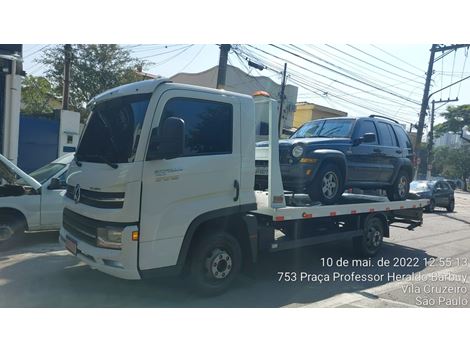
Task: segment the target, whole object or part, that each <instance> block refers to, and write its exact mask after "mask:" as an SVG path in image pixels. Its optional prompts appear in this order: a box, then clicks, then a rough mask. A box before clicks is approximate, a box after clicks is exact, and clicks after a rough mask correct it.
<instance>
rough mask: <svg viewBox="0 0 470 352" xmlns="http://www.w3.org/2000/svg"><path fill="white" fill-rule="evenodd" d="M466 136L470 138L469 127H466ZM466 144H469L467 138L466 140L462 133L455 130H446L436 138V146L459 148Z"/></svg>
mask: <svg viewBox="0 0 470 352" xmlns="http://www.w3.org/2000/svg"><path fill="white" fill-rule="evenodd" d="M464 136H465V138H466V139H470V133H469V131H468V129H466V128H465V129H464ZM464 144H468V142H467V141H466V140H464V139H463V138H462V137H461V136H460V134H458V133H454V132H446V133H444V134H443V135H442V136H440V137H439V138H436V139H435V140H434V146H435V147H443V146H447V147H451V148H459V147H461V146H462V145H464Z"/></svg>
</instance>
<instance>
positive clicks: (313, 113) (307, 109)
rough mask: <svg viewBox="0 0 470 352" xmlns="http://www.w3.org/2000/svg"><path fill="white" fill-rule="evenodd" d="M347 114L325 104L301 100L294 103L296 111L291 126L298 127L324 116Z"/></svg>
mask: <svg viewBox="0 0 470 352" xmlns="http://www.w3.org/2000/svg"><path fill="white" fill-rule="evenodd" d="M340 116H348V113H347V112H344V111H340V110H335V109H332V108H328V107H326V106H322V105H318V104H313V103H308V102H301V103H297V104H296V111H295V113H294V119H293V123H292V127H294V128H299V127H300V126H302V125H303V124H304V123H306V122H309V121H313V120H317V119H321V118H325V117H340Z"/></svg>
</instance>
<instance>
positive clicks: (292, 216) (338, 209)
mask: <svg viewBox="0 0 470 352" xmlns="http://www.w3.org/2000/svg"><path fill="white" fill-rule="evenodd" d="M255 195H256V202H257V205H258V209H257V210H255V211H253V213H256V214H261V215H266V216H269V217H272V220H273V221H285V220H298V219H311V218H322V217H331V216H341V215H356V214H364V213H374V212H390V211H396V213H397V214H399V213H400V210H408V209H418V208H424V207H426V206H427V205H428V204H429V200H427V199H416V200H414V199H408V200H404V201H390V200H388V199H387V198H386V197H378V196H368V195H359V194H348V193H344V194H343V196H342V198H341V200H340V202H339V203H338V204H335V205H322V204H319V203H315V204H311V203H309V202H310V200H309V199H308V196H307V195H295V196H292V195H285V198H286V204H288V205H286V206H284V207H279V208H273V207H269V206H268V192H265V191H256V192H255Z"/></svg>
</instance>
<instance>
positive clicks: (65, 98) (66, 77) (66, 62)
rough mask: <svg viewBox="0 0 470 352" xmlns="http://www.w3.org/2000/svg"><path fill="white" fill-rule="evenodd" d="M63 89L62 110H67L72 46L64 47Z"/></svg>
mask: <svg viewBox="0 0 470 352" xmlns="http://www.w3.org/2000/svg"><path fill="white" fill-rule="evenodd" d="M64 56H65V57H64V59H65V60H64V89H63V95H62V110H68V109H69V96H70V94H69V91H70V64H71V62H72V45H70V44H65V45H64Z"/></svg>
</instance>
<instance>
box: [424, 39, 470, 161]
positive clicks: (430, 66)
mask: <svg viewBox="0 0 470 352" xmlns="http://www.w3.org/2000/svg"><path fill="white" fill-rule="evenodd" d="M468 47H470V44H453V45H438V44H433V45H432V47H431V55H430V57H429V64H428V71H427V73H426V82H425V84H424V92H423V101H422V102H421V111H420V113H419V121H418V131H417V133H416V143H415V151H416V153H418V152H419V147H420V146H421V139H422V137H423V128H424V119H425V117H426V109H427V108H428V105H429V98H430V95H429V89H430V86H431V77H432V73H433V72H432V71H433V66H434V62H435V61H437V60H439V59H441V58H442V55H441V57H438V58H437V59H436V60H435V59H434V57H435V54H436V53H437V52H443V51H447V50H457V49H460V48H468Z"/></svg>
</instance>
